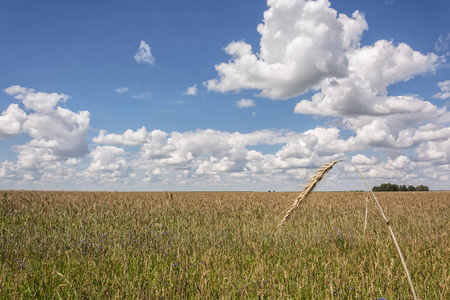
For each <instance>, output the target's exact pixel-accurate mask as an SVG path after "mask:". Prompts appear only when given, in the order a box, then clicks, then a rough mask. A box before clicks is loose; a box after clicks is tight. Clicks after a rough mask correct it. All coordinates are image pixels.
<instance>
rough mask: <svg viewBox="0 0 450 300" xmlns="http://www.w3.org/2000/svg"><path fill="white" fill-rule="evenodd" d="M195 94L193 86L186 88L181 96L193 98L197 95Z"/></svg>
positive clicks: (195, 88)
mask: <svg viewBox="0 0 450 300" xmlns="http://www.w3.org/2000/svg"><path fill="white" fill-rule="evenodd" d="M197 92H198V90H197V85H196V84H194V85H193V86H190V87H188V88H187V90H186V91H185V92H184V93H183V94H185V95H188V96H195V95H197Z"/></svg>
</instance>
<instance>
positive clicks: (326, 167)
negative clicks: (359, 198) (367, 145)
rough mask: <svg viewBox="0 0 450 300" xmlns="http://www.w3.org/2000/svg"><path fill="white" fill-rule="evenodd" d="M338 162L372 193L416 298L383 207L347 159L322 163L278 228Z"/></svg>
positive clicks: (414, 293) (414, 294)
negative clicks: (349, 165) (360, 180)
mask: <svg viewBox="0 0 450 300" xmlns="http://www.w3.org/2000/svg"><path fill="white" fill-rule="evenodd" d="M339 162H347V163H349V164H351V165H352V166H353V167H354V168H355V169H356V171H357V172H358V173H359V175H361V177H362V179H363V180H364V182H365V183H366V185H367V188H368V189H369V191H370V192H371V193H372V196H373V198H374V199H375V202H376V204H377V207H378V211H379V212H380V214H381V216H382V217H383V219H384V220H385V221H386V225H387V226H388V229H389V233H390V234H391V237H392V240H393V241H394V244H395V247H396V248H397V251H398V254H399V256H400V260H401V261H402V264H403V268H404V269H405V273H406V277H407V278H408V282H409V286H410V288H411V292H412V294H413V296H414V299H415V300H417V296H416V292H415V290H414V286H413V284H412V281H411V276H409V272H408V268H407V267H406V263H405V260H404V258H403V254H402V251H401V250H400V247H399V245H398V243H397V239H396V238H395V235H394V232H393V231H392V228H391V225H390V223H389V220H388V218H387V217H386V215H385V213H384V211H383V209H382V208H381V205H380V203H379V202H378V199H377V197H376V196H375V194H374V193H373V191H372V189H371V188H370V186H369V184H368V183H367V181H366V179H365V178H364V176H363V175H362V173H361V172H360V171H359V170H358V168H357V167H356V166H355V165H354V164H353V163H351V162H349V161H347V160H338V161H332V162H331V163H326V164H324V165H323V167H322V168H320V169H319V170H318V171H317V173H316V174H315V175H314V176H312V177H311V179H310V180H309V182H308V184H307V185H306V186H305V187H304V188H303V191H302V192H301V193H300V195H299V196H298V197H297V199H295V201H294V203H293V204H292V206H291V207H290V208H289V210H288V211H287V212H286V214H285V215H284V218H283V220H282V221H281V222H280V224H279V225H278V228H280V227H281V226H283V224H284V223H285V222H286V221H287V220H289V219H290V218H291V216H292V214H293V213H294V212H295V211H296V210H297V208H298V207H299V206H300V203H301V202H302V201H303V200H305V199H306V198H307V197H308V195H309V194H310V193H311V192H312V191H313V189H314V187H316V185H317V184H318V183H319V182H320V181H321V180H322V179H323V178H324V177H325V174H327V173H328V171H330V170H331V168H333V166H334V165H335V164H337V163H339ZM365 222H367V207H366V221H365ZM365 227H366V225H364V232H365V229H366V228H365Z"/></svg>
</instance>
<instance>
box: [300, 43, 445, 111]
mask: <svg viewBox="0 0 450 300" xmlns="http://www.w3.org/2000/svg"><path fill="white" fill-rule="evenodd" d="M438 61H439V58H438V56H436V55H435V54H427V55H423V54H421V53H420V52H417V51H414V50H412V49H411V48H410V47H409V46H408V45H406V44H399V45H398V46H395V45H393V43H392V42H388V41H384V40H381V41H377V42H376V43H375V44H374V45H373V46H366V47H362V48H358V49H356V50H355V51H353V52H352V53H351V54H349V74H348V75H347V76H346V77H343V78H330V79H327V80H324V81H323V82H322V83H321V85H320V92H317V93H316V94H314V95H313V96H312V97H311V101H309V100H302V101H300V102H299V103H298V104H297V105H296V107H295V110H294V112H295V113H299V114H319V115H326V116H352V115H389V114H396V113H397V114H398V113H411V112H418V111H422V110H423V109H425V107H427V106H430V105H431V103H429V102H427V101H423V100H421V99H418V98H417V97H414V96H411V95H405V96H388V95H387V87H388V86H389V85H391V84H393V83H396V82H398V81H405V80H408V79H410V78H412V77H413V76H414V75H417V74H422V73H425V72H428V71H434V70H435V68H436V64H437V63H438Z"/></svg>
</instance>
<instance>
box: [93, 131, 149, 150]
mask: <svg viewBox="0 0 450 300" xmlns="http://www.w3.org/2000/svg"><path fill="white" fill-rule="evenodd" d="M151 134H152V133H150V132H147V129H146V128H145V127H142V128H140V129H138V130H137V131H135V132H134V131H132V130H131V129H128V130H126V131H125V133H124V134H112V133H111V134H106V130H100V133H99V135H98V137H94V138H93V140H92V141H93V142H94V143H97V144H108V145H120V146H137V145H142V144H144V143H145V142H146V141H147V140H148V139H149V138H151Z"/></svg>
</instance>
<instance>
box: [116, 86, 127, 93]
mask: <svg viewBox="0 0 450 300" xmlns="http://www.w3.org/2000/svg"><path fill="white" fill-rule="evenodd" d="M114 91H115V92H116V93H118V94H124V93H126V92H128V88H127V87H120V88H117V89H115V90H114Z"/></svg>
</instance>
